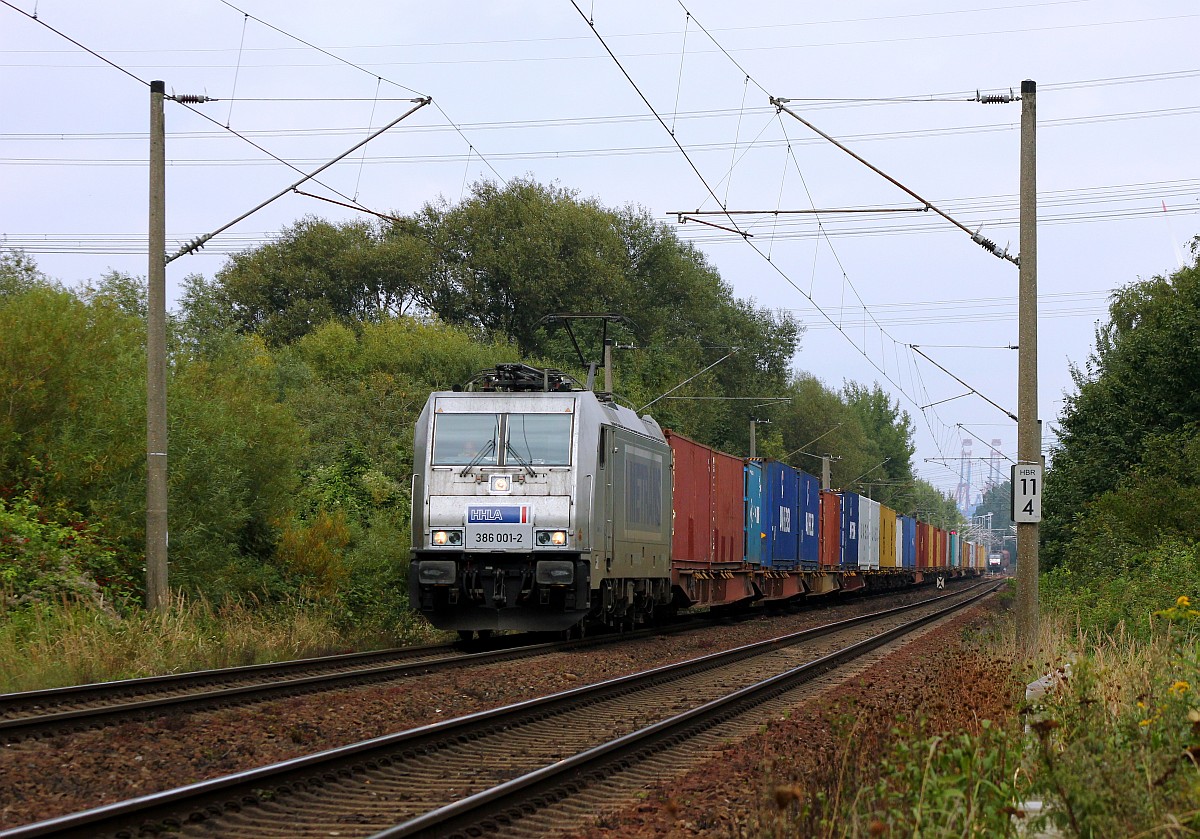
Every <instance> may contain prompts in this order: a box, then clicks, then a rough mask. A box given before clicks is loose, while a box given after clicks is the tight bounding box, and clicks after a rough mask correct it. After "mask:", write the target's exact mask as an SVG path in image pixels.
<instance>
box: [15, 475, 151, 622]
mask: <svg viewBox="0 0 1200 839" xmlns="http://www.w3.org/2000/svg"><path fill="white" fill-rule="evenodd" d="M135 588H136V581H134V580H132V579H131V578H130V577H129V576H128V573H127V569H126V568H124V567H122V564H121V562H120V561H119V559H118V555H117V551H116V550H115V549H114V547H113V546H112V545H111V544H110V543H109V542H108V541H107V540H106V539H105V538H104V536H103V535H102V533H101V532H100V528H99V527H98V526H97V525H95V524H93V523H88V522H84V521H78V520H75V521H68V522H66V523H60V522H56V521H53V520H50V519H49V518H48V517H47V516H46V515H45V512H44V511H43V510H42V509H40V508H39V507H38V505H37V504H35V503H34V502H33V501H32V500H31V499H30V498H29V497H28V496H17V497H15V498H12V499H11V500H9V501H4V500H3V499H0V613H3V612H5V611H6V610H7V609H8V608H11V607H20V606H25V607H28V606H31V605H33V604H38V603H47V602H57V601H64V600H66V601H71V602H76V603H81V604H85V605H87V606H89V607H92V608H103V607H105V606H106V605H107V606H111V603H112V602H113V601H117V602H120V601H123V600H124V599H125V598H126V597H128V595H129V594H130V593H131V592H132V591H133V590H134V589H135Z"/></svg>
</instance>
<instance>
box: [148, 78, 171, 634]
mask: <svg viewBox="0 0 1200 839" xmlns="http://www.w3.org/2000/svg"><path fill="white" fill-rule="evenodd" d="M165 91H166V86H165V85H164V84H163V82H161V81H153V82H151V83H150V222H149V224H150V230H149V244H148V268H147V282H148V285H149V288H148V295H147V296H148V300H147V303H148V311H147V317H146V605H147V607H149V608H150V609H153V610H156V611H161V610H163V609H165V608H166V607H167V604H168V602H169V601H170V596H169V594H168V589H167V304H166V279H167V261H166V260H167V232H166V231H167V226H166V216H167V188H166V182H167V165H166V129H165V124H164V119H163V99H164V98H165V95H164V94H165Z"/></svg>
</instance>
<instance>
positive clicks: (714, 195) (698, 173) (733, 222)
mask: <svg viewBox="0 0 1200 839" xmlns="http://www.w3.org/2000/svg"><path fill="white" fill-rule="evenodd" d="M222 2H224V0H222ZM571 5H572V6H574V7H575V11H577V12H578V13H579V16H580V17H581V18H583V20H584V22H585V23H587V25H588V28H589V29H591V30H592V34H594V35H595V36H596V39H597V40H598V41H599V42H600V46H602V47H604V51H605V52H607V53H608V55H609V58H611V59H612V60H613V63H614V64H616V65H617V69H618V70H620V71H621V75H623V76H624V77H625V79H626V81H628V82H629V84H630V85H631V86H632V87H633V90H634V92H635V93H636V94H637V95H638V98H639V99H641V100H642V102H644V103H645V105H646V107H647V108H649V109H650V113H652V114H654V118H655V119H656V120H658V123H659V125H661V126H662V127H663V130H664V131H666V132H667V134H669V135H670V137H671V140H672V141H673V142H674V143H675V147H676V148H677V149H679V153H680V154H682V155H683V159H684V160H686V161H687V163H688V166H690V167H691V168H692V171H693V172H695V173H696V177H697V178H699V179H700V183H702V184H704V188H705V189H706V190H708V194H709V195H711V196H712V199H713V201H716V202H717V206H721V199H720V198H719V197H718V196H717V193H716V192H714V191H713V188H712V186H710V185H709V183H708V180H707V179H705V177H704V174H703V173H702V172H701V171H700V169H699V168H698V167H697V166H696V163H695V161H693V160H692V157H691V155H689V154H688V153H687V149H685V148H684V147H683V144H682V143H680V142H679V138H677V137H676V136H675V133H674V132H673V131H671V128H670V126H668V125H667V123H666V122H665V121H664V120H663V118H662V116H660V115H659V113H658V111H657V110H655V108H654V105H652V104H651V103H650V100H649V99H647V98H646V94H644V93H642V89H641V88H640V87H638V84H637V82H635V81H634V80H633V76H631V75H629V71H628V70H626V69H625V65H623V64H622V63H621V60H620V59H619V58H617V54H616V53H614V52H613V51H612V48H610V47H609V45H608V42H607V41H605V40H604V36H603V35H601V34H600V32H599V30H597V29H596V25H595V24H594V23H593V22H592V21H591V20H589V19H588V16H587V15H585V14H584V13H583V9H581V8H579V4H578V3H576V2H575V0H571ZM729 223H730V224H731V225H732V226H733V228H734V229H733V231H732V232H736V233H738V234H740V235H741V236H742V238H746V237H747V235H748V234H747V233H746V232H745V231H743V230H742V229H741V228H740V227H739V226H738V223H737V221H736V220H735V219H734V218H733V217H731V216H730V217H729Z"/></svg>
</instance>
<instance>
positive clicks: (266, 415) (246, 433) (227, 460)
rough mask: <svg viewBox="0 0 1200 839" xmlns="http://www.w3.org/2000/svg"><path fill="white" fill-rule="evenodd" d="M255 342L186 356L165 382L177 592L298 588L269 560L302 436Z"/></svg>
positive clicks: (289, 503)
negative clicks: (209, 355) (277, 396)
mask: <svg viewBox="0 0 1200 839" xmlns="http://www.w3.org/2000/svg"><path fill="white" fill-rule="evenodd" d="M277 380H278V371H277V368H276V364H275V362H274V359H273V358H272V356H271V354H270V353H269V352H268V351H267V350H266V348H265V347H264V346H263V344H262V342H261V341H260V340H258V339H256V338H246V339H240V340H239V341H237V342H236V343H234V344H231V345H229V346H228V347H227V348H226V350H225V351H223V352H222V353H221V354H220V355H219V356H217V357H214V358H195V359H192V358H181V359H180V360H179V361H178V362H177V363H176V365H174V367H173V369H172V376H171V380H170V382H169V385H168V388H169V398H168V412H169V436H170V465H169V480H170V486H169V492H170V506H169V516H170V522H171V556H172V562H171V565H172V579H171V584H172V585H173V586H180V587H183V588H185V589H187V590H190V591H193V592H198V593H203V594H205V595H206V596H209V597H212V598H214V599H217V600H220V599H223V598H226V597H238V596H241V595H243V594H246V593H254V594H255V595H257V596H268V597H280V596H283V595H285V594H287V593H289V592H292V591H293V588H292V587H291V586H290V585H288V584H287V583H286V580H285V579H284V576H285V575H283V572H282V571H281V570H280V568H279V567H278V566H277V565H275V564H273V563H272V562H271V560H272V557H273V555H274V552H275V548H276V544H277V542H278V538H279V528H280V526H281V523H282V522H284V521H286V520H287V519H288V518H289V517H290V515H291V511H292V509H293V507H294V504H295V494H296V489H297V486H298V484H299V474H298V472H299V463H300V458H301V452H302V451H303V448H304V433H303V429H302V428H301V427H300V426H299V424H298V423H297V422H296V420H295V418H294V417H293V415H292V413H291V411H289V409H288V408H287V406H285V405H283V404H280V403H279V402H278V401H277V400H276V399H275V398H274V393H275V392H276V388H277Z"/></svg>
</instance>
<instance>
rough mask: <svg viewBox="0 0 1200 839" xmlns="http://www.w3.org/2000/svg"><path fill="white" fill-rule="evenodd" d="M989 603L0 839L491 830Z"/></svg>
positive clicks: (794, 637) (819, 635)
mask: <svg viewBox="0 0 1200 839" xmlns="http://www.w3.org/2000/svg"><path fill="white" fill-rule="evenodd" d="M991 590H992V587H990V586H989V587H987V588H986V589H985V590H984V591H983V593H980V594H975V593H974V591H967V592H958V593H952V594H948V595H944V596H943V597H940V598H934V599H933V600H931V601H923V602H921V603H917V604H912V605H908V606H902V607H896V608H893V609H886V610H883V611H880V612H876V613H873V614H871V615H865V616H862V617H858V618H851V619H849V620H843V621H838V622H834V623H831V624H827V625H825V626H822V627H818V628H816V629H810V630H806V631H803V632H798V633H792V634H790V635H787V636H782V637H779V638H775V639H771V640H769V641H765V642H760V643H757V644H750V645H746V646H743V647H739V648H737V649H734V650H728V651H725V652H721V653H715V654H712V655H709V656H704V657H702V658H698V659H692V660H690V661H687V662H682V663H679V664H674V665H669V666H665V667H659V668H656V669H654V670H650V671H646V672H643V673H638V674H633V675H630V676H625V677H622V678H618V679H612V680H609V681H606V682H602V683H599V684H596V685H591V686H587V687H583V688H578V689H575V690H571V691H566V692H564V693H559V694H555V695H552V696H548V697H542V698H539V699H535V700H531V701H529V702H522V703H518V704H515V705H510V706H506V707H504V708H498V709H494V710H491V711H486V712H481V713H478V714H472V715H469V716H466V717H460V718H457V719H453V720H447V721H445V722H441V723H437V724H434V725H428V726H424V727H421V728H417V729H412V730H410V731H406V732H402V733H399V734H395V735H389V736H386V737H380V738H376V739H374V740H369V741H366V742H363V743H358V744H354V745H352V746H347V747H344V748H340V749H333V750H329V751H326V752H322V753H319V754H316V755H310V756H306V757H303V758H298V759H295V760H291V761H286V762H284V763H280V764H275V765H273V766H268V767H262V768H259V769H255V770H251V771H248V772H242V773H238V774H235V775H230V776H227V777H224V778H218V779H214V780H211V781H206V782H202V783H198V784H194V785H192V786H189V787H184V788H181V789H177V790H169V791H166V792H162V793H158V794H154V795H149V796H144V797H142V798H139V799H134V800H132V801H128V802H123V803H118V804H113V805H109V806H106V807H101V808H97V809H95V810H90V811H86V812H83V813H77V814H72V815H68V816H63V817H60V818H57V819H51V820H48V821H45V822H39V823H37V824H34V825H27V826H25V827H22V828H15V829H13V830H10V831H6V832H3V833H0V837H3V838H4V839H18V837H20V839H26V838H27V837H34V836H98V835H138V833H139V831H141V830H142V829H143V828H145V829H146V830H148V831H161V830H164V829H165V830H168V831H174V832H176V833H177V834H178V835H181V836H208V837H211V836H246V835H254V836H263V837H266V836H289V837H292V836H296V837H299V836H329V835H342V836H365V835H372V834H375V833H377V832H379V831H385V832H384V833H382V834H380V835H386V836H416V835H420V836H445V835H452V834H455V833H458V832H460V831H465V832H464V833H463V834H462V835H468V834H470V833H474V831H475V829H481V830H485V831H486V830H491V829H494V828H495V827H496V826H497V825H502V824H504V823H507V822H510V821H512V820H513V819H514V818H519V817H520V816H521V814H524V813H528V812H533V811H536V809H537V807H538V806H539V805H538V804H537V802H541V803H542V804H543V805H544V804H546V803H552V802H554V801H557V800H559V799H562V798H564V797H568V796H570V795H572V794H573V792H574V791H576V790H578V789H580V788H582V787H584V786H586V785H587V783H588V782H589V779H590V778H597V777H603V776H604V775H605V774H607V773H610V772H612V771H613V770H612V768H611V767H612V766H614V765H616V766H620V765H628V764H630V763H631V762H636V760H638V759H639V758H638V755H639V754H641V753H642V752H648V753H653V752H654V751H655V750H657V749H660V748H662V744H663V743H669V742H673V741H677V740H679V739H680V738H685V737H687V736H690V735H689V733H688V732H689V731H693V730H702V729H705V728H707V727H711V726H712V725H715V724H716V723H717V722H718V721H720V720H721V719H725V718H728V717H730V716H733V715H736V714H739V713H741V712H743V711H744V710H745V709H747V708H749V707H752V706H754V705H756V704H758V703H761V702H763V701H764V699H765V698H766V697H769V696H776V695H779V694H780V693H783V692H786V691H788V690H791V689H793V688H794V686H795V685H796V684H799V683H800V682H802V681H804V680H806V679H811V678H813V677H814V676H816V675H820V674H821V673H824V672H827V671H829V670H831V669H833V668H836V667H838V666H840V665H842V664H843V663H845V662H846V661H849V660H852V659H853V658H854V657H857V656H860V655H863V654H864V653H866V652H867V651H869V650H870V649H874V648H875V647H877V646H879V645H881V644H884V643H887V642H888V641H890V640H892V639H893V638H895V637H899V636H900V635H902V634H904V633H905V632H910V631H912V630H914V629H916V628H917V627H919V626H921V625H924V624H925V623H928V622H929V621H932V620H936V619H937V618H939V617H941V616H943V615H944V614H947V613H948V612H949V611H952V610H954V609H957V608H960V607H961V606H962V605H963V604H964V603H967V602H973V600H974V599H977V598H978V597H982V596H985V595H986V594H987V593H990V591H991ZM606 767H607V768H606ZM531 802H532V803H531Z"/></svg>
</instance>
